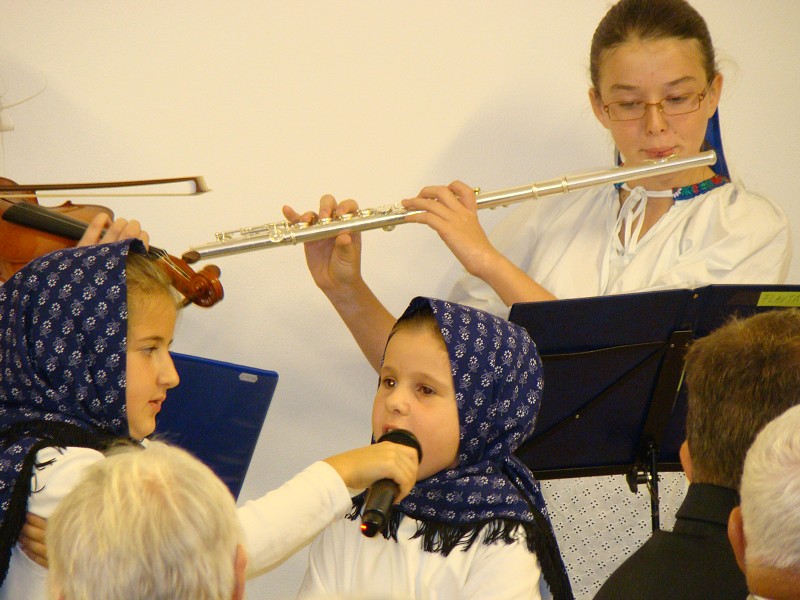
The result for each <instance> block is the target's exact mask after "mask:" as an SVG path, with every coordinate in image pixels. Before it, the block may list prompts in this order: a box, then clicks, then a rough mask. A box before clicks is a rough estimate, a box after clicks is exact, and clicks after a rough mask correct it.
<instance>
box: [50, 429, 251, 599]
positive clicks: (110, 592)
mask: <svg viewBox="0 0 800 600" xmlns="http://www.w3.org/2000/svg"><path fill="white" fill-rule="evenodd" d="M241 544H242V531H241V527H240V525H239V520H238V517H237V515H236V505H235V502H234V499H233V496H232V495H231V493H230V491H229V490H228V488H227V487H226V486H225V484H224V483H222V481H220V479H219V478H218V477H217V476H216V475H215V474H214V473H213V472H212V471H211V469H209V468H208V467H206V466H205V465H204V464H202V463H201V462H200V461H199V460H197V459H196V458H194V457H192V456H191V455H190V454H189V453H187V452H185V451H183V450H181V449H179V448H176V447H172V446H168V445H166V444H162V443H158V442H151V443H150V444H148V446H147V447H146V448H144V449H141V448H140V447H137V446H127V447H122V448H117V449H115V450H114V451H113V452H112V453H111V454H110V455H109V456H108V457H107V458H105V459H104V460H101V461H99V462H97V463H95V464H94V465H92V466H91V467H89V468H88V469H87V471H86V473H85V475H84V477H83V478H82V479H81V482H80V483H79V484H78V485H77V486H76V488H75V489H74V490H73V491H72V492H71V493H70V494H69V495H68V496H67V497H66V498H65V499H64V500H63V501H61V503H60V504H59V505H58V508H57V509H56V511H55V512H54V513H53V515H52V517H51V518H50V521H49V524H48V529H47V546H48V554H49V562H50V575H49V577H50V589H51V593H53V594H54V595H53V597H54V598H55V597H58V598H63V599H64V600H87V599H89V598H103V599H105V600H116V599H119V600H123V599H124V600H137V599H145V598H147V599H148V600H161V599H163V600H167V599H169V600H175V599H186V600H189V599H191V600H230V599H231V598H234V597H236V596H235V593H237V590H239V588H240V587H241V585H243V584H242V583H241V582H240V581H239V578H240V575H241V579H242V582H243V570H244V564H245V563H246V559H245V558H244V550H243V548H242V547H241ZM240 570H241V572H242V573H239V571H240Z"/></svg>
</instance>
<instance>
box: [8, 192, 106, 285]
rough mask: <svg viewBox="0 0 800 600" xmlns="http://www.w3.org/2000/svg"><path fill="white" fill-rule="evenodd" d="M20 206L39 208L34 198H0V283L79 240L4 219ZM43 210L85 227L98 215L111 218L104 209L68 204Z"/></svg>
mask: <svg viewBox="0 0 800 600" xmlns="http://www.w3.org/2000/svg"><path fill="white" fill-rule="evenodd" d="M0 181H3V182H8V180H7V179H3V178H0ZM21 202H26V203H28V204H30V205H32V206H37V207H38V206H39V203H38V202H37V201H36V200H35V198H34V199H33V200H28V199H19V200H16V201H13V200H8V199H6V198H0V282H3V281H8V279H9V278H10V277H11V276H12V275H13V274H14V273H16V272H17V271H19V270H20V269H21V268H22V267H23V266H24V265H26V264H27V263H29V262H30V261H31V260H33V259H34V258H36V257H38V256H42V255H43V254H47V253H48V252H53V251H55V250H60V249H62V248H68V247H70V246H74V245H75V243H76V242H77V241H78V239H80V237H79V238H77V239H70V238H68V237H65V236H64V235H58V234H55V233H49V232H47V231H41V230H32V229H31V228H30V227H27V226H24V225H18V224H16V223H13V222H12V221H9V220H7V219H5V217H4V215H5V213H6V211H7V210H13V207H14V206H17V204H18V203H21ZM39 208H43V207H39ZM45 210H48V211H54V212H56V213H58V214H60V215H64V216H66V217H69V218H70V219H77V220H79V221H81V222H83V223H85V224H86V225H88V223H89V221H91V220H92V219H93V218H94V217H95V215H97V214H98V213H105V214H107V215H108V216H109V218H111V219H113V218H114V213H113V211H111V209H109V208H106V207H104V206H95V205H78V204H73V203H72V202H70V201H67V202H64V203H63V204H61V205H60V206H55V207H51V208H47V209H45ZM84 228H85V227H84Z"/></svg>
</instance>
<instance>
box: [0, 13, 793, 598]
mask: <svg viewBox="0 0 800 600" xmlns="http://www.w3.org/2000/svg"><path fill="white" fill-rule="evenodd" d="M608 5H609V2H607V1H605V0H565V1H563V2H552V1H544V0H524V1H523V0H508V1H505V2H488V1H483V2H478V1H468V2H456V1H439V2H422V1H418V0H412V1H404V2H392V3H389V2H382V3H379V2H368V1H365V0H355V1H352V2H347V3H344V2H327V1H319V0H309V1H305V2H277V1H274V0H273V1H260V2H258V1H255V0H251V1H247V0H232V1H228V2H209V1H205V2H199V1H196V0H192V1H189V0H173V1H171V2H164V1H153V0H145V1H139V2H133V1H127V2H123V1H117V2H108V1H107V0H78V1H74V2H64V1H55V0H26V1H10V0H0V14H2V19H0V83H1V84H2V86H1V87H0V92H1V93H2V96H0V101H2V103H3V105H5V106H7V105H9V104H10V103H14V102H16V101H17V100H20V99H22V98H24V97H25V96H27V95H30V94H32V93H35V92H36V91H37V90H38V89H40V88H41V87H42V85H43V84H44V82H46V84H47V87H46V89H45V90H44V91H43V92H42V93H41V94H40V95H39V96H37V97H36V98H34V99H32V100H30V101H28V102H26V103H23V104H21V105H18V106H15V107H13V108H9V109H7V110H6V111H5V115H6V116H7V117H10V118H11V119H12V120H13V123H14V125H15V129H14V130H13V131H9V132H5V133H3V134H2V143H3V155H2V162H1V163H0V167H2V169H0V172H1V173H2V174H3V175H5V176H7V177H10V178H12V179H15V180H17V181H19V182H36V183H44V182H56V181H58V182H60V181H91V180H113V179H125V178H153V177H170V176H178V175H195V174H202V175H204V176H205V177H206V179H207V181H208V183H209V184H210V186H211V187H212V188H213V190H214V191H213V192H212V193H210V194H207V195H205V196H201V197H192V198H128V199H115V200H108V201H106V202H105V203H106V204H107V205H109V206H112V207H113V208H114V210H115V211H116V212H117V214H119V215H124V216H134V217H136V218H139V219H140V220H141V221H142V222H143V223H144V224H145V226H146V228H147V229H148V230H149V231H150V233H151V237H152V240H153V242H154V243H155V244H156V245H158V246H160V247H163V248H166V249H168V250H170V251H171V252H172V253H174V254H180V253H181V252H183V251H185V250H186V249H188V248H189V247H190V246H195V245H198V244H201V243H205V242H209V241H211V240H212V235H213V233H214V232H215V231H218V230H220V229H231V228H238V227H242V226H246V225H255V224H258V223H262V222H268V221H276V220H279V219H280V208H281V205H282V204H284V203H290V204H293V205H294V206H296V207H302V208H311V207H314V206H315V205H316V202H317V200H318V198H319V196H320V195H321V194H323V193H327V192H331V193H334V194H336V195H337V196H340V197H354V198H357V199H358V200H359V201H360V202H361V204H362V206H376V205H379V204H384V203H388V202H394V201H396V200H399V199H401V198H404V197H409V196H412V195H414V194H415V193H416V191H417V189H419V187H421V186H422V185H424V184H429V183H444V182H449V181H450V180H452V179H455V178H462V179H464V180H466V181H467V182H469V183H471V184H473V185H480V186H481V187H482V188H483V189H484V190H492V189H499V188H505V187H510V186H514V185H520V184H525V183H530V182H533V181H540V180H543V179H548V178H551V177H555V176H557V175H562V174H565V173H573V172H578V171H582V170H586V169H589V168H595V167H605V166H609V165H610V164H611V151H610V147H611V146H610V142H609V139H608V137H607V136H606V134H605V131H604V130H603V129H602V128H601V127H600V126H599V125H598V124H597V123H596V122H595V121H594V117H593V116H592V114H591V111H590V109H589V105H588V102H587V98H586V90H587V87H588V74H587V70H588V51H589V41H590V39H591V35H592V32H593V31H594V27H595V26H596V24H597V22H598V20H599V19H600V18H601V17H602V15H603V14H604V12H605V10H606V8H607V6H608ZM695 5H696V6H697V7H698V8H699V10H700V11H701V12H702V13H703V15H704V16H705V17H706V19H707V21H708V22H709V24H710V27H711V30H712V34H713V35H714V39H715V43H716V45H717V47H718V51H719V53H720V57H721V58H722V59H723V60H722V67H723V72H724V74H725V75H726V84H725V92H724V95H723V100H722V105H721V111H720V112H721V117H722V124H723V133H724V140H725V146H726V149H727V154H728V160H729V164H730V166H731V170H732V171H733V172H734V174H735V175H736V176H738V177H740V178H741V179H742V180H744V182H745V183H746V184H747V185H748V186H749V187H751V188H752V189H754V190H757V191H760V192H762V193H764V194H765V195H768V196H770V197H772V198H774V199H775V200H777V201H778V202H780V203H781V204H782V205H783V207H784V209H785V210H786V212H787V213H788V214H789V216H790V219H791V221H792V223H793V225H794V229H795V231H800V207H798V206H797V203H796V202H795V198H794V193H795V192H794V191H795V190H797V189H800V175H798V173H800V168H798V161H797V159H798V158H800V152H798V150H800V143H799V142H798V131H800V117H798V108H797V107H798V102H800V75H798V72H799V71H798V69H797V65H796V57H797V56H798V55H800V38H798V36H797V32H798V30H800V4H798V3H795V2H786V1H780V0H762V1H760V2H757V3H756V2H752V1H751V0H695ZM484 212H485V214H484V213H482V219H484V220H485V223H486V224H487V226H490V225H491V224H493V223H494V222H496V220H497V219H498V218H499V217H501V216H502V212H503V211H495V212H490V211H484ZM364 243H365V246H366V254H365V258H364V270H365V272H366V276H367V277H368V279H369V280H370V281H371V282H372V283H373V284H374V287H375V289H376V291H377V292H378V294H379V295H380V296H381V297H382V298H383V299H384V300H385V301H386V303H387V304H388V306H389V307H390V308H391V309H392V310H394V311H399V310H401V309H402V308H403V307H404V306H405V304H406V303H407V301H408V300H409V299H410V298H411V297H412V296H413V295H416V294H429V295H435V294H437V293H440V292H441V288H440V282H441V281H442V280H443V278H444V277H445V274H446V272H447V271H448V268H449V267H450V266H451V265H452V262H451V260H450V258H449V256H448V254H447V252H445V251H444V250H443V245H442V244H440V242H439V241H438V239H437V238H436V237H435V235H434V234H433V233H432V232H429V231H428V230H426V229H424V228H421V227H413V226H410V225H408V226H404V227H401V228H399V229H397V230H396V231H394V232H393V233H384V232H381V231H372V232H368V233H365V234H364ZM795 253H796V254H799V255H800V252H798V251H797V250H795ZM215 262H216V264H218V265H219V266H220V267H221V268H222V271H223V277H222V282H223V284H224V286H225V293H226V297H225V300H224V301H223V302H222V303H221V304H219V305H218V306H216V307H214V308H213V309H210V310H203V309H200V308H196V307H193V308H190V309H188V310H186V311H185V313H184V315H183V317H182V320H181V323H180V325H179V331H178V338H177V340H176V343H175V346H174V348H175V350H177V351H180V352H186V353H191V354H197V355H201V356H207V357H211V358H216V359H220V360H226V361H232V362H237V363H244V364H249V365H253V366H258V367H262V368H268V369H274V370H276V371H278V373H279V374H280V377H281V379H280V383H279V385H278V390H277V393H276V395H275V398H274V401H273V405H272V408H271V410H270V413H269V415H268V417H267V422H266V425H265V427H264V430H263V433H262V436H261V440H260V442H259V445H258V448H257V449H256V454H255V457H254V460H253V463H252V465H251V468H250V473H249V475H248V478H247V480H246V482H245V487H244V490H243V492H242V499H247V498H251V497H255V496H258V495H260V494H261V493H263V492H264V491H266V490H268V489H270V488H272V487H275V486H277V485H278V484H279V483H281V482H282V481H284V480H285V479H286V478H288V477H289V476H291V475H292V474H293V473H295V472H296V471H298V470H299V469H301V468H302V467H304V466H305V465H306V464H308V463H310V462H312V461H313V460H315V459H317V458H320V457H323V456H326V455H329V454H332V453H335V452H338V451H341V450H345V449H348V448H350V447H354V446H356V445H361V444H364V443H366V442H368V440H369V412H370V405H371V398H372V390H373V387H374V383H375V376H374V374H373V373H372V372H370V370H369V368H368V367H367V366H366V364H365V362H364V361H363V359H362V358H361V357H360V355H359V353H358V350H357V348H356V346H355V344H354V343H353V342H352V340H351V339H350V337H349V336H348V334H347V333H346V331H345V329H344V327H343V326H342V325H341V324H340V322H339V321H338V318H337V317H336V315H335V313H334V312H333V310H332V309H331V308H330V307H329V306H328V304H327V302H326V300H325V299H324V297H323V296H322V294H321V293H319V292H318V291H317V290H316V288H315V287H314V285H313V283H312V281H311V279H310V276H308V274H307V272H306V270H305V264H304V260H303V253H302V249H301V248H299V247H296V248H291V247H289V248H279V249H271V250H265V251H261V252H256V253H250V254H244V255H239V256H233V257H227V258H221V259H218V260H217V261H215ZM798 263H800V261H795V265H794V267H793V269H792V272H791V278H790V281H791V282H794V283H797V282H798V281H800V277H798V275H799V274H800V267H798ZM304 564H305V556H304V555H300V556H298V557H295V558H294V559H292V560H291V561H289V562H288V563H287V564H285V565H284V566H283V567H281V568H280V569H278V570H277V571H275V572H273V573H271V574H269V575H266V576H264V577H262V578H260V579H258V580H256V581H254V582H253V583H252V584H251V585H250V588H249V590H250V597H251V598H262V597H270V598H284V597H286V598H288V597H292V596H293V594H294V592H295V590H296V588H297V586H298V585H299V581H300V579H301V577H302V572H303V569H304Z"/></svg>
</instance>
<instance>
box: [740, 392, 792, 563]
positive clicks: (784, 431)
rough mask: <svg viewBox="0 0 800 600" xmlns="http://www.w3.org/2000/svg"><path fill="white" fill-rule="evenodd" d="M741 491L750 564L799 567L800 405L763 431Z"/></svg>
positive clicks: (750, 457)
mask: <svg viewBox="0 0 800 600" xmlns="http://www.w3.org/2000/svg"><path fill="white" fill-rule="evenodd" d="M740 494H741V511H742V520H743V522H744V536H745V539H746V540H747V545H746V549H745V563H746V564H747V565H748V566H749V565H751V564H752V565H761V566H766V567H773V568H777V569H790V570H794V571H800V406H795V407H793V408H790V409H789V410H787V411H786V412H785V413H783V414H782V415H781V416H780V417H778V418H777V419H775V420H774V421H771V422H770V423H768V424H767V425H766V426H765V427H764V429H762V430H761V432H760V433H759V434H758V436H757V437H756V440H755V442H753V445H752V446H751V447H750V450H748V452H747V458H746V459H745V463H744V474H743V476H742V486H741V490H740Z"/></svg>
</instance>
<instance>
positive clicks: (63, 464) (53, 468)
mask: <svg viewBox="0 0 800 600" xmlns="http://www.w3.org/2000/svg"><path fill="white" fill-rule="evenodd" d="M102 459H103V454H102V453H101V452H98V451H97V450H92V449H90V448H79V447H76V446H69V447H67V448H52V447H48V448H42V449H41V450H39V452H37V453H36V464H37V465H38V466H34V468H33V475H32V476H31V495H30V497H29V499H28V512H32V513H34V514H36V515H39V516H40V517H42V518H45V519H49V518H50V515H52V514H53V511H54V510H55V508H56V505H57V504H58V503H59V502H60V501H61V499H62V498H64V496H66V495H67V494H69V493H70V492H71V491H72V490H73V489H74V488H75V486H76V485H77V483H78V481H80V478H81V477H82V476H83V472H84V471H85V470H86V469H87V468H88V467H89V466H91V465H93V464H94V463H96V462H97V461H99V460H102Z"/></svg>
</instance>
